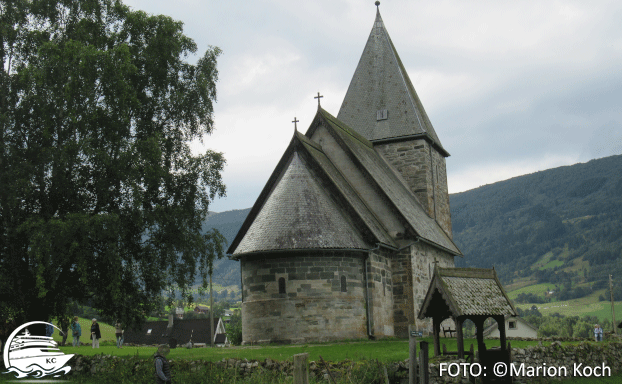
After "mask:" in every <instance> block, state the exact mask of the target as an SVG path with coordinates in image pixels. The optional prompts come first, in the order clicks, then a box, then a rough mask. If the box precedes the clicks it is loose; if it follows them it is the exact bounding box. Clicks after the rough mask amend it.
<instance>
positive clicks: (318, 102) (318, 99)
mask: <svg viewBox="0 0 622 384" xmlns="http://www.w3.org/2000/svg"><path fill="white" fill-rule="evenodd" d="M322 97H324V96H320V93H319V92H318V93H317V96H315V97H313V98H314V99H317V107H318V108H319V107H320V99H321V98H322Z"/></svg>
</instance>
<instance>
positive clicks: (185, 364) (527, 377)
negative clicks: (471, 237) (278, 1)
mask: <svg viewBox="0 0 622 384" xmlns="http://www.w3.org/2000/svg"><path fill="white" fill-rule="evenodd" d="M512 358H513V359H512V360H513V366H514V368H515V371H517V372H518V373H519V374H518V375H514V383H515V384H520V383H529V384H538V383H544V382H548V381H549V380H550V379H551V378H554V379H556V378H558V379H560V380H563V379H565V378H570V377H573V376H574V375H575V373H576V372H575V366H578V368H579V371H580V372H581V373H582V374H585V373H587V371H585V369H586V367H587V369H588V370H592V375H594V373H595V371H594V368H595V367H599V369H602V367H603V366H606V367H608V368H609V369H610V372H611V374H614V373H616V372H621V371H622V342H609V343H593V342H583V343H580V344H578V345H566V346H563V345H561V343H560V342H554V343H553V344H551V345H550V346H547V347H541V346H534V347H528V348H524V349H523V348H513V349H512ZM464 362H465V360H448V361H436V362H434V363H431V364H430V365H429V367H428V370H429V374H430V384H446V383H452V384H467V383H469V381H468V378H467V377H464V376H457V377H451V376H449V375H448V374H447V373H445V374H444V375H443V376H441V375H440V364H441V363H446V364H451V363H464ZM364 364H374V365H376V364H377V363H375V362H374V361H362V362H352V361H348V360H345V361H340V362H336V363H335V362H328V363H327V365H325V364H323V363H322V362H316V361H311V362H310V363H309V374H310V376H311V377H316V378H319V379H325V380H328V379H329V375H328V372H329V370H330V372H331V373H332V374H333V376H334V377H335V378H336V379H338V378H340V377H342V376H344V375H347V374H348V372H349V370H353V369H356V368H357V367H359V366H361V365H364ZM70 365H71V368H72V371H71V372H72V374H78V375H95V374H98V373H100V372H113V371H116V370H125V371H131V372H132V373H135V372H147V371H148V372H152V371H153V361H152V360H150V359H147V360H145V359H138V358H130V359H125V358H120V357H117V356H103V355H97V356H76V358H74V359H72V360H70ZM562 367H565V372H564V371H563V369H562ZM171 368H172V370H173V372H197V374H199V373H200V372H202V371H208V370H210V369H215V368H217V369H229V370H231V372H232V374H235V375H239V376H247V375H250V374H252V373H254V372H262V371H280V372H282V373H283V374H285V375H289V376H291V375H292V372H293V362H291V361H273V360H271V359H266V360H264V361H257V360H252V361H248V360H246V359H244V360H239V359H232V358H230V359H223V360H222V361H219V362H215V363H211V362H205V361H202V360H198V361H188V360H171ZM387 371H388V373H389V376H390V377H391V378H392V380H391V382H401V383H407V382H408V380H407V378H408V360H406V361H400V362H395V363H391V364H388V365H387ZM206 373H207V372H206Z"/></svg>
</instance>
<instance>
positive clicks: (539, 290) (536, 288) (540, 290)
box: [507, 284, 555, 300]
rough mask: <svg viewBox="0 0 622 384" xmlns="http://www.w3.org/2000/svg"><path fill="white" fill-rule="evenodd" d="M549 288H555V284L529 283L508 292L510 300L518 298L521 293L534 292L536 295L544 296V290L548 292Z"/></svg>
mask: <svg viewBox="0 0 622 384" xmlns="http://www.w3.org/2000/svg"><path fill="white" fill-rule="evenodd" d="M547 288H548V289H553V290H554V289H555V285H554V284H533V285H528V286H526V287H523V288H519V289H515V290H513V291H511V292H508V293H507V294H508V297H509V298H510V300H516V298H517V297H518V295H520V294H521V293H532V294H534V295H537V296H540V297H544V292H546V290H547Z"/></svg>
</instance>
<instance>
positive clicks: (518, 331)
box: [484, 317, 538, 339]
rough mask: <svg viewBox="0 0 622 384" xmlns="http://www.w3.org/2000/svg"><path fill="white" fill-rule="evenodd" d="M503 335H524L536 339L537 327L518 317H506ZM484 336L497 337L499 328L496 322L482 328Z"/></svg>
mask: <svg viewBox="0 0 622 384" xmlns="http://www.w3.org/2000/svg"><path fill="white" fill-rule="evenodd" d="M505 335H506V337H525V338H529V339H537V338H538V328H536V327H534V326H533V325H531V324H529V323H528V322H526V321H525V320H523V319H522V318H520V317H506V318H505ZM484 337H485V338H488V339H494V338H498V337H499V328H498V324H497V323H496V322H495V323H494V324H493V325H491V326H490V327H488V328H486V329H485V330H484Z"/></svg>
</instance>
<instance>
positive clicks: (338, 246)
mask: <svg viewBox="0 0 622 384" xmlns="http://www.w3.org/2000/svg"><path fill="white" fill-rule="evenodd" d="M447 156H449V153H448V152H447V151H446V150H445V149H444V148H443V147H442V145H441V143H440V140H439V138H438V136H437V134H436V132H435V131H434V129H433V127H432V124H431V123H430V120H429V118H428V116H427V114H426V112H425V110H424V109H423V105H422V104H421V101H420V100H419V97H418V96H417V93H416V92H415V89H414V87H413V85H412V83H411V81H410V79H409V78H408V74H407V73H406V71H405V69H404V66H403V64H402V63H401V61H400V59H399V56H398V54H397V51H396V50H395V47H394V46H393V43H392V42H391V39H390V38H389V35H388V33H387V31H386V28H385V26H384V23H383V21H382V18H381V16H380V12H379V11H378V12H377V14H376V20H375V22H374V26H373V28H372V31H371V34H370V36H369V38H368V40H367V44H366V45H365V48H364V50H363V54H362V56H361V60H360V62H359V65H358V67H357V68H356V70H355V73H354V76H353V77H352V80H351V83H350V87H349V89H348V92H347V94H346V96H345V99H344V101H343V104H342V106H341V109H340V111H339V115H338V117H334V116H333V115H331V114H330V113H328V112H327V111H325V110H324V109H322V108H321V107H320V106H319V105H318V110H317V113H316V115H315V118H314V119H313V121H312V122H311V124H310V125H309V128H308V130H307V131H306V133H305V134H302V133H300V132H298V131H296V132H295V133H294V135H293V137H292V140H291V142H290V144H289V146H288V148H287V149H286V151H285V153H284V154H283V156H282V158H281V160H280V161H279V163H278V164H277V166H276V168H275V170H274V172H273V173H272V175H271V176H270V178H269V179H268V181H267V183H266V186H265V187H264V189H263V191H262V192H261V194H260V196H259V198H258V199H257V201H256V202H255V204H254V205H253V208H252V209H251V211H250V213H249V215H248V216H247V218H246V220H245V222H244V223H243V225H242V227H241V229H240V231H239V232H238V234H237V236H236V237H235V239H234V240H233V242H232V244H231V246H230V247H229V250H228V253H229V254H230V255H231V257H232V258H233V259H235V260H239V261H240V267H241V272H242V311H243V314H244V316H243V317H242V321H243V327H242V331H243V336H242V337H243V341H244V343H251V342H306V341H312V340H315V341H327V340H338V339H346V338H363V337H385V336H406V335H407V330H408V324H412V323H413V322H414V320H415V318H417V316H418V313H417V312H418V309H419V307H420V304H421V302H422V301H423V299H424V296H425V292H426V288H427V286H428V283H429V281H430V279H431V277H432V271H433V263H434V260H438V262H439V263H440V265H441V266H444V267H453V266H454V257H455V256H461V252H460V250H459V249H458V247H457V246H456V245H455V244H454V242H453V240H452V232H451V217H450V213H449V194H448V190H447V174H446V167H445V157H447ZM421 328H422V329H426V330H428V331H431V330H432V326H431V323H430V322H427V321H424V322H422V327H421Z"/></svg>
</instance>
